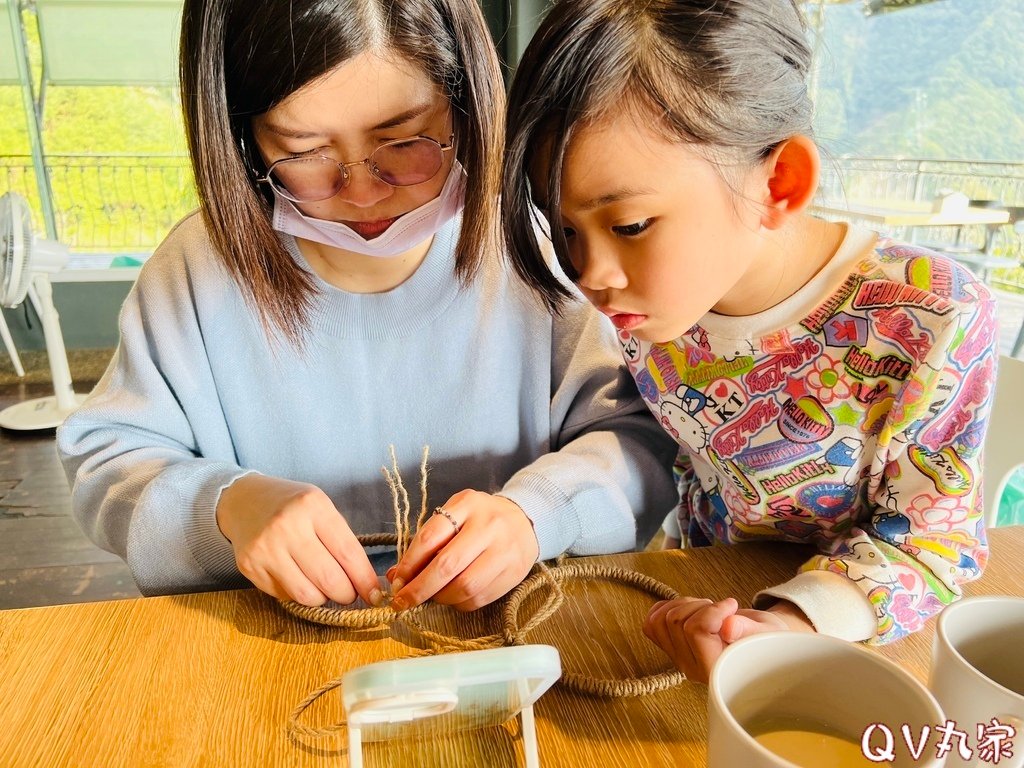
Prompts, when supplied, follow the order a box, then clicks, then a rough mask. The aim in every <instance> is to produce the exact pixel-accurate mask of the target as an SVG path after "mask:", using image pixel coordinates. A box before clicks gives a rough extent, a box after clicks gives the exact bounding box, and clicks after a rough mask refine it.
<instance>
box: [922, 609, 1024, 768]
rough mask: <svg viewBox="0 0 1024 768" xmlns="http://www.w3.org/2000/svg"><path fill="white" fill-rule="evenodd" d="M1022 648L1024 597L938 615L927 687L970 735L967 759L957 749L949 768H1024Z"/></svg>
mask: <svg viewBox="0 0 1024 768" xmlns="http://www.w3.org/2000/svg"><path fill="white" fill-rule="evenodd" d="M1022 648H1024V598H1019V597H1006V596H998V595H993V596H985V597H969V598H965V599H964V600H961V601H960V602H958V603H953V604H952V605H950V606H947V607H946V608H944V609H943V611H942V613H941V614H939V619H938V621H937V622H936V625H935V639H934V641H933V642H932V667H931V674H930V676H929V680H928V687H929V688H931V690H932V692H933V693H934V694H935V698H936V699H938V701H939V703H940V704H941V706H942V708H943V710H944V711H945V713H946V717H947V718H948V719H949V720H950V721H951V722H952V723H954V724H955V726H956V728H957V729H958V730H959V731H961V732H963V733H966V734H967V736H968V738H967V739H966V740H965V741H967V742H968V743H967V744H966V747H965V750H966V752H968V753H969V756H968V755H967V754H963V753H961V752H960V750H959V749H957V748H954V749H953V750H952V751H951V752H950V754H949V757H948V758H947V759H946V765H947V766H949V767H950V768H962V767H963V766H985V767H986V768H987V766H989V765H999V767H1000V768H1021V766H1024V650H1022ZM1011 729H1012V731H1014V732H1015V733H1014V734H1013V736H1012V738H1011V737H1010V735H1009V734H1010V732H1011ZM1010 742H1012V743H1010ZM1010 752H1012V755H1010V754H1009V753H1010Z"/></svg>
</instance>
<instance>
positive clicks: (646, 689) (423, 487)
mask: <svg viewBox="0 0 1024 768" xmlns="http://www.w3.org/2000/svg"><path fill="white" fill-rule="evenodd" d="M429 453H430V450H429V447H425V448H424V449H423V461H422V462H421V463H420V499H421V505H420V512H419V516H418V517H417V519H416V530H417V531H418V530H419V529H420V527H421V526H422V525H423V523H424V522H425V521H426V519H427V517H428V516H429V514H430V513H428V511H427V457H428V456H429ZM381 472H382V473H383V474H384V478H385V480H387V483H388V487H389V488H390V490H391V498H392V501H393V503H394V512H395V533H373V534H366V535H361V536H359V537H358V539H359V543H360V544H362V545H363V546H379V545H393V546H394V547H395V549H396V551H397V555H398V560H401V559H402V555H403V554H404V553H405V551H406V549H407V548H408V546H409V543H410V541H411V540H412V535H413V531H412V528H411V526H410V523H409V515H410V504H409V494H408V492H407V491H406V488H405V485H404V484H403V482H402V476H401V474H400V473H399V471H398V461H397V459H396V457H395V450H394V447H393V446H392V447H391V469H390V470H388V469H387V467H381ZM433 514H442V515H444V514H445V511H444V510H443V509H442V508H440V507H438V508H437V509H435V510H434V512H433ZM445 517H448V516H447V515H445ZM449 520H451V518H450V517H449ZM452 524H453V525H455V529H456V532H458V526H457V525H456V524H455V522H454V521H452ZM572 579H580V580H592V579H606V580H608V581H615V582H619V583H622V584H627V585H630V586H634V587H637V588H638V589H640V590H642V591H645V592H648V593H650V594H652V595H654V596H655V597H657V598H658V599H660V600H673V599H675V598H677V597H679V593H678V592H676V591H675V590H674V589H672V588H671V587H669V586H668V585H666V584H663V583H662V582H660V581H658V580H657V579H653V578H651V577H650V576H646V575H644V574H642V573H637V572H636V571H630V570H627V569H625V568H617V567H613V566H600V565H592V564H576V563H565V562H558V563H557V564H556V565H555V566H554V567H548V566H546V565H544V564H543V563H537V565H535V566H534V569H533V571H532V572H531V574H530V576H529V577H528V578H527V579H526V580H525V581H523V582H522V583H521V584H520V585H519V586H518V587H516V588H515V589H514V590H512V591H511V592H510V593H509V594H508V595H506V596H505V598H503V601H504V603H503V605H502V607H501V613H502V627H501V631H500V632H497V633H495V634H491V635H484V636H482V637H475V638H469V639H465V638H460V637H452V636H449V635H445V634H442V633H440V632H434V631H432V630H430V629H427V628H426V627H425V626H423V624H422V623H421V621H420V616H421V614H422V612H423V611H424V609H425V608H426V605H425V604H424V605H418V606H415V607H412V608H409V609H407V610H404V611H401V612H395V611H394V610H393V609H392V608H390V607H388V606H383V607H380V608H362V609H351V608H338V607H328V606H320V607H310V606H308V605H302V604H301V603H296V602H293V601H282V603H281V606H282V607H283V608H284V609H285V610H286V611H288V612H289V613H291V614H293V615H295V616H298V617H299V618H302V619H305V620H306V621H311V622H314V623H316V624H324V625H328V626H332V627H343V628H345V629H363V630H365V629H379V628H385V627H390V626H391V625H394V624H399V623H400V624H404V625H405V626H406V627H408V628H409V629H410V630H411V631H412V632H413V633H414V634H416V635H417V636H419V637H420V638H421V639H422V640H424V641H425V642H426V644H427V645H428V646H429V649H428V650H422V651H417V650H414V651H413V653H412V654H411V655H414V656H416V655H424V654H430V653H448V652H452V651H475V650H484V649H487V648H501V647H503V646H508V645H525V644H526V642H527V640H526V637H527V635H528V634H529V633H530V632H532V631H533V630H534V629H536V628H537V627H538V626H539V625H540V624H542V623H543V622H544V621H546V620H547V619H549V618H550V617H551V616H552V615H553V614H554V613H555V612H556V611H557V610H558V609H559V607H561V605H562V603H563V601H564V600H565V592H564V591H563V590H562V584H563V582H567V581H570V580H572ZM542 587H543V588H545V589H546V596H545V598H544V600H543V602H542V603H541V604H540V606H539V607H538V608H537V609H536V612H535V613H534V614H533V615H532V616H530V617H529V618H528V619H526V621H525V623H522V624H520V621H521V617H520V609H521V607H522V605H523V602H524V601H525V600H526V598H527V597H529V596H530V595H532V594H533V593H534V592H536V591H537V590H538V589H541V588H542ZM341 679H342V678H341V677H337V678H335V679H334V680H331V681H330V682H328V683H325V684H324V685H322V686H320V687H319V688H317V689H316V690H315V691H313V692H312V693H310V694H309V695H308V696H307V697H306V698H305V699H303V701H302V702H301V703H300V704H299V705H298V706H297V707H296V708H295V710H294V711H293V712H292V714H291V716H290V717H289V719H288V729H289V730H290V731H291V732H293V733H295V734H297V735H301V736H311V737H319V736H326V735H329V734H332V733H335V732H336V731H339V730H341V729H343V728H345V727H346V726H345V724H344V723H338V724H336V725H329V726H326V727H323V728H311V727H308V726H306V725H303V724H301V723H300V722H299V718H300V717H301V715H302V713H303V712H304V711H305V710H306V709H307V708H308V707H309V706H310V705H311V704H313V702H314V701H316V700H317V699H318V698H320V697H321V696H322V695H323V694H325V693H327V692H328V691H331V690H333V689H334V688H337V687H338V686H340V685H341ZM684 680H685V678H684V677H683V675H682V674H681V673H680V672H677V671H675V670H673V671H670V672H661V673H659V674H655V675H648V676H646V677H631V678H626V679H624V680H615V679H603V678H595V677H590V676H588V675H584V674H580V673H577V672H563V673H562V677H561V679H560V680H559V683H560V684H561V685H564V686H565V687H567V688H569V689H570V690H573V691H577V692H579V693H583V694H587V695H589V696H603V697H608V698H613V697H628V696H639V695H641V694H645V693H654V692H656V691H663V690H666V689H668V688H672V687H675V686H677V685H679V684H680V683H682V682H683V681H684Z"/></svg>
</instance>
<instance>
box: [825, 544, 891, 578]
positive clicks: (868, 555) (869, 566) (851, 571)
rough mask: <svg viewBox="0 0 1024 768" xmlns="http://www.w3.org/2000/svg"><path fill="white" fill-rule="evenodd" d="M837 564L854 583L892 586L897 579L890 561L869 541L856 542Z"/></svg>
mask: <svg viewBox="0 0 1024 768" xmlns="http://www.w3.org/2000/svg"><path fill="white" fill-rule="evenodd" d="M836 564H837V565H838V566H839V567H840V569H841V570H844V571H846V575H847V577H849V578H850V579H851V580H853V581H870V582H872V583H874V584H892V583H893V580H894V579H895V575H894V574H893V570H892V566H891V565H890V564H889V561H888V560H886V559H885V557H884V556H883V555H882V553H881V552H879V551H878V549H877V548H876V547H875V546H874V545H873V544H871V542H868V541H855V542H854V543H853V546H852V547H850V551H849V553H847V554H846V555H845V556H844V557H843V558H842V559H841V560H838V561H836Z"/></svg>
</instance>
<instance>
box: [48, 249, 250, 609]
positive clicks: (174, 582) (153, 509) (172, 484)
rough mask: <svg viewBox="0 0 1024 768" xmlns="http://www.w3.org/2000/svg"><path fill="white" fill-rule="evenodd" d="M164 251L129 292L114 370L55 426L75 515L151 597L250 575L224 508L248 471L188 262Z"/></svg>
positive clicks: (238, 580) (237, 582)
mask: <svg viewBox="0 0 1024 768" xmlns="http://www.w3.org/2000/svg"><path fill="white" fill-rule="evenodd" d="M167 250H168V249H166V248H164V249H163V251H164V252H163V253H161V252H160V251H158V252H157V253H156V254H154V256H153V257H152V258H151V259H150V261H149V263H147V264H146V266H145V267H144V268H143V271H142V274H141V275H140V277H139V279H138V282H137V283H136V285H135V286H134V288H133V289H132V291H131V292H130V293H129V295H128V297H127V299H126V300H125V303H124V305H123V307H122V309H121V313H120V317H119V327H120V334H121V339H120V343H119V345H118V349H117V352H116V353H115V356H114V359H113V360H112V361H111V364H110V367H109V368H108V369H107V371H106V373H105V374H104V375H103V377H102V379H101V380H100V382H99V384H98V385H97V386H96V388H95V389H94V390H93V392H92V393H91V394H90V396H89V398H88V399H87V400H86V402H85V403H84V404H83V405H82V406H81V407H80V408H79V409H78V410H77V411H76V412H74V413H73V414H71V416H69V417H68V419H67V420H66V421H65V422H64V424H63V425H62V426H61V428H60V429H59V430H58V431H57V447H58V450H59V452H60V455H61V459H62V461H63V463H64V468H65V472H66V473H67V476H68V481H69V483H70V485H71V502H72V512H73V515H74V517H75V518H76V519H77V521H78V523H79V525H81V527H82V528H83V530H84V531H85V533H86V535H88V536H89V538H91V539H92V540H93V541H94V542H95V543H96V544H97V545H98V546H100V547H102V548H103V549H106V550H108V551H110V552H113V553H115V554H117V555H119V556H120V557H122V558H124V559H125V561H126V562H127V564H128V566H129V568H130V569H131V572H132V575H133V577H134V579H135V581H136V583H137V584H138V587H139V589H140V590H141V591H142V592H143V594H164V593H169V592H185V591H195V590H201V589H209V588H214V587H217V586H228V585H232V584H234V585H241V584H244V583H245V582H244V581H243V580H242V577H241V575H240V574H239V572H238V570H237V568H236V565H235V559H234V555H233V552H232V550H231V546H230V543H229V542H228V541H227V539H225V538H224V536H223V535H222V534H221V533H220V531H219V529H218V527H217V523H216V517H215V511H216V507H217V501H218V499H219V497H220V492H221V490H222V489H224V488H225V487H227V486H228V485H230V484H231V483H232V482H233V481H234V480H235V479H237V478H238V477H240V476H242V475H243V474H246V470H243V469H242V468H241V467H239V466H238V464H237V463H236V462H235V460H234V452H233V449H232V448H231V441H230V437H229V435H228V434H227V428H226V426H225V425H224V418H223V414H222V411H221V408H220V402H219V399H218V397H217V389H216V386H215V382H214V381H213V378H212V374H211V372H210V368H209V365H208V364H207V361H206V356H205V351H204V345H203V340H202V333H201V329H200V326H199V323H198V320H197V317H196V313H195V310H194V303H193V301H192V300H191V297H190V290H191V289H190V287H189V285H190V280H189V276H188V274H187V270H186V268H185V266H184V263H183V260H182V259H181V258H179V257H178V256H179V255H178V254H175V253H168V252H167ZM194 425H202V432H203V435H202V438H201V440H200V438H199V437H198V436H197V433H196V430H195V429H194Z"/></svg>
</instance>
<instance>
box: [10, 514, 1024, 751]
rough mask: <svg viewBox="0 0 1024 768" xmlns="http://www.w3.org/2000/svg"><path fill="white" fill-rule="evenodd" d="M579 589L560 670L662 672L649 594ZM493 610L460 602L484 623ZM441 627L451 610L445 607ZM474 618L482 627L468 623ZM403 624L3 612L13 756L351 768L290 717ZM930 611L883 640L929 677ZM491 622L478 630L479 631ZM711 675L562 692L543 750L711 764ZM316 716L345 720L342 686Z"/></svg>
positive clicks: (136, 609)
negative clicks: (291, 730)
mask: <svg viewBox="0 0 1024 768" xmlns="http://www.w3.org/2000/svg"><path fill="white" fill-rule="evenodd" d="M991 540H992V559H991V562H990V564H989V567H988V570H987V571H986V573H985V575H984V577H983V578H982V579H981V580H980V581H978V582H975V583H974V584H970V585H968V586H967V588H966V590H965V591H966V593H967V594H970V595H977V594H1014V595H1022V596H1024V576H1022V573H1021V569H1020V562H1021V554H1022V553H1024V526H1015V527H1011V528H1000V529H995V530H993V531H992V532H991ZM806 552H807V550H805V549H803V548H801V547H797V546H795V545H788V546H787V545H777V544H776V545H769V544H743V545H739V546H735V547H715V548H710V549H702V550H689V551H675V552H658V553H639V554H629V555H617V556H612V557H602V558H594V560H596V561H598V562H604V563H614V564H617V565H622V566H626V567H630V568H634V569H636V570H639V571H642V572H644V573H648V574H650V575H651V576H654V577H656V578H658V579H660V580H661V581H664V582H665V583H667V584H669V585H671V586H673V587H675V588H676V589H679V590H680V591H681V592H683V593H684V594H695V595H703V596H707V597H712V598H722V597H726V596H728V595H731V594H735V595H737V596H738V597H740V598H741V601H747V602H749V599H750V597H752V596H753V594H754V593H755V592H756V591H757V590H759V589H761V588H762V587H765V586H767V585H769V584H772V583H777V582H779V581H781V580H783V579H785V578H787V577H788V576H789V575H790V574H791V573H792V572H793V571H794V569H795V568H796V567H797V565H798V564H799V563H800V562H801V561H802V559H803V556H804V555H805V554H806ZM567 592H568V593H569V600H567V602H566V603H565V604H564V605H563V606H562V608H561V609H560V610H559V612H558V613H557V614H556V615H555V616H553V617H552V618H551V619H549V620H548V622H547V623H546V624H544V625H542V626H541V627H540V628H538V629H537V630H536V632H535V633H534V635H533V636H531V638H530V640H531V641H535V642H539V643H543V642H547V643H551V644H552V645H555V646H556V647H558V648H559V650H560V651H561V655H562V664H563V668H564V669H568V670H575V671H585V672H587V673H588V674H591V675H596V676H607V677H612V676H615V677H621V676H623V675H626V674H630V673H632V674H650V673H654V672H658V671H662V670H663V669H665V659H664V657H663V656H661V654H660V652H659V651H658V650H657V649H655V648H654V646H653V645H652V644H651V643H649V642H648V641H647V640H646V639H645V638H644V637H643V636H642V635H641V634H640V631H639V627H640V622H641V619H642V618H643V616H644V615H645V614H646V611H647V608H648V606H649V604H650V602H651V598H649V597H648V596H647V595H645V594H643V593H641V592H638V591H635V590H633V589H631V588H629V587H625V586H620V585H616V584H608V583H604V582H593V583H590V584H582V583H578V582H576V583H570V584H569V585H568V587H567ZM489 614H490V612H489V611H483V612H480V613H478V614H476V615H473V616H470V617H463V616H456V617H454V618H455V620H456V621H458V622H461V624H460V626H461V629H462V630H463V631H468V632H472V633H475V632H476V631H477V630H481V629H483V628H484V625H485V623H486V622H488V621H492V620H493V618H494V617H493V615H489ZM438 616H439V618H438V621H440V622H441V623H442V624H444V623H445V622H448V621H450V620H451V617H452V614H449V613H448V612H447V611H438ZM474 623H478V624H479V626H470V625H474ZM400 629H401V628H400V627H399V628H395V630H394V632H389V631H388V630H371V631H364V632H352V631H346V630H340V629H333V628H326V627H320V626H316V625H312V624H307V623H305V622H303V621H300V620H298V619H295V618H293V617H292V616H290V615H289V614H287V613H285V612H284V611H283V610H281V609H280V608H279V607H278V606H277V604H276V603H275V602H274V601H273V600H272V599H270V598H268V597H266V596H264V595H263V594H262V593H259V592H256V591H255V590H242V591H232V592H214V593H206V594H193V595H184V596H177V597H157V598H139V599H133V600H120V601H111V602H105V603H88V604H79V605H65V606H54V607H48V608H26V609H18V610H8V611H0V659H2V666H0V701H2V702H3V727H2V728H0V764H2V765H3V766H5V768H7V767H10V768H14V767H19V768H20V766H46V768H51V767H52V766H102V767H103V768H114V767H115V766H156V765H159V766H216V767H217V768H226V767H227V766H245V767H246V768H251V767H253V766H260V767H262V766H328V765H329V766H342V765H346V764H347V761H346V760H345V753H346V734H345V733H344V731H342V732H341V733H340V734H338V735H337V736H333V737H329V738H326V739H322V740H319V741H311V740H293V739H291V738H290V737H289V736H288V734H287V733H286V731H285V723H286V722H287V719H288V715H289V713H290V712H291V710H292V709H293V708H294V707H295V705H296V704H297V703H298V702H300V701H301V700H302V699H303V698H304V697H305V695H306V694H307V693H308V692H309V691H311V690H313V689H314V688H316V687H317V686H319V685H320V684H321V683H323V682H325V681H327V680H329V679H331V678H333V677H335V676H338V675H340V674H341V673H342V672H344V671H346V670H348V669H351V668H352V667H355V666H357V665H360V664H366V663H369V662H374V661H381V660H385V659H390V658H394V657H398V656H405V655H408V653H409V645H408V644H407V641H408V640H409V638H408V636H407V635H405V633H403V632H401V631H400ZM933 632H934V622H929V624H928V626H927V627H926V629H924V630H923V631H922V632H920V633H918V634H916V635H914V636H911V637H909V638H905V639H903V640H901V641H899V642H897V643H894V644H892V645H891V646H887V647H884V648H881V649H879V651H878V652H880V653H882V654H883V655H885V656H887V657H889V658H890V659H893V660H895V661H898V662H899V663H900V664H902V665H903V666H904V667H905V668H907V669H908V670H909V671H910V672H911V673H913V674H914V675H916V676H917V677H918V678H919V679H921V680H922V681H923V680H925V679H926V676H927V668H928V657H929V651H930V644H931V639H932V633H933ZM481 634H482V632H481ZM706 707H707V689H706V688H705V687H704V686H703V685H698V684H689V683H684V684H683V685H682V686H680V687H677V688H675V689H672V690H669V691H664V692H661V693H657V694H653V695H650V696H646V697H640V698H635V699H614V700H602V699H593V698H588V697H586V696H582V695H578V694H575V693H572V692H569V691H566V690H564V689H562V688H560V687H559V686H557V685H556V686H555V687H554V688H552V689H551V690H550V691H549V692H548V693H547V694H546V695H545V696H544V697H543V698H542V699H541V700H540V701H539V702H538V704H537V705H536V707H535V711H536V715H537V733H538V740H539V745H540V758H541V763H542V765H543V766H545V768H555V767H556V766H581V765H590V766H595V765H600V766H662V765H664V766H685V765H703V764H704V760H705V741H706V738H707V717H706ZM308 715H309V717H308V719H307V721H306V722H307V724H310V725H321V724H326V723H329V722H336V721H339V720H341V719H342V715H343V711H342V707H341V697H340V695H339V694H338V693H337V692H334V693H332V694H328V695H326V696H325V697H323V698H322V699H321V700H320V701H318V702H317V703H316V704H315V705H314V706H313V707H312V708H311V709H310V711H309V712H308ZM365 758H366V765H367V766H383V765H396V766H421V765H423V766H426V765H438V766H476V765H481V766H488V767H490V766H496V767H497V766H502V767H504V766H519V765H522V760H523V756H522V749H521V745H520V741H519V739H518V736H517V728H516V727H515V726H511V725H510V726H507V727H505V728H490V729H485V730H479V731H475V732H468V733H462V734H458V735H453V736H449V737H446V738H443V739H437V740H431V741H427V742H410V743H390V744H376V745H375V744H369V745H366V750H365Z"/></svg>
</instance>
